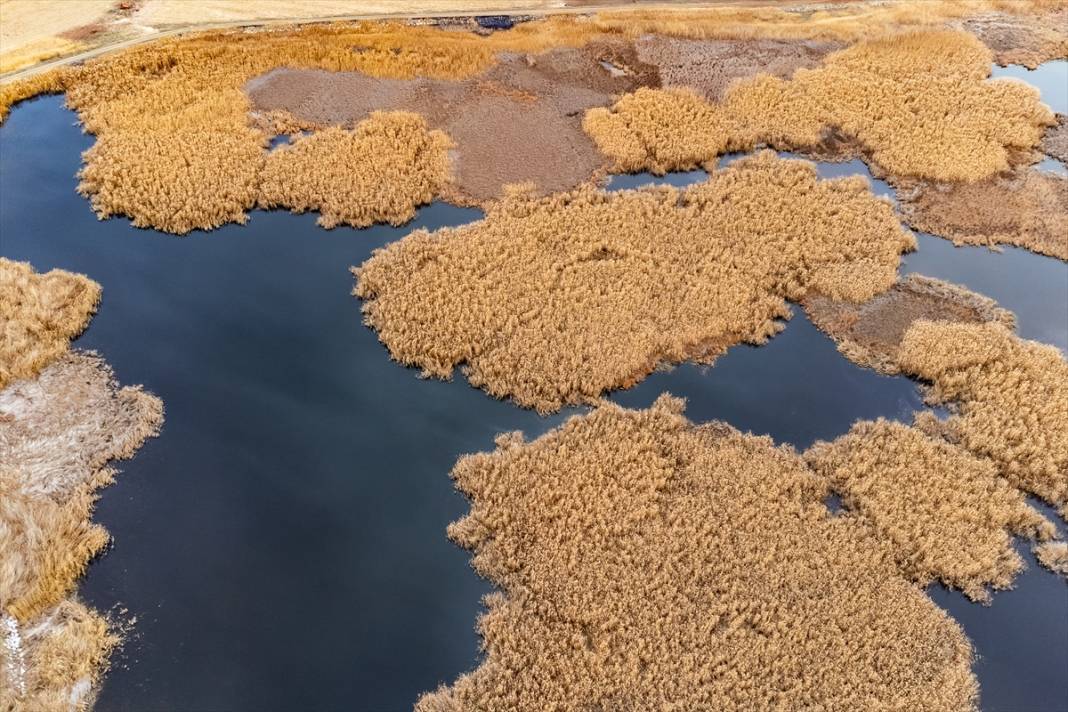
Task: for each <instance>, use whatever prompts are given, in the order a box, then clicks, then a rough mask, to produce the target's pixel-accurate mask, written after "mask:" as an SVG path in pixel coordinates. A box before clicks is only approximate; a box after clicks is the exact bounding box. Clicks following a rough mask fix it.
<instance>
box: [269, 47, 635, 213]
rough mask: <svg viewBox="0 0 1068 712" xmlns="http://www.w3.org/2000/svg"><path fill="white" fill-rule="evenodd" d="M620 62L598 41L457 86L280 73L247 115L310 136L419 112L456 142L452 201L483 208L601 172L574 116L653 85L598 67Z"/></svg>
mask: <svg viewBox="0 0 1068 712" xmlns="http://www.w3.org/2000/svg"><path fill="white" fill-rule="evenodd" d="M628 54H629V55H633V52H632V51H628V47H627V46H626V45H624V44H622V43H606V42H598V43H591V44H590V45H587V46H585V47H582V48H560V49H553V50H550V51H548V52H544V53H540V54H528V55H520V54H514V53H512V54H505V55H503V56H501V57H500V59H499V61H498V63H497V64H496V65H494V66H493V67H492V68H490V69H489V70H487V71H486V72H485V73H483V74H480V75H478V76H476V77H473V78H471V79H466V80H462V81H452V80H440V79H427V78H417V79H379V78H374V77H369V76H367V75H365V74H360V73H357V72H325V71H322V70H297V69H279V70H275V71H273V72H271V73H270V74H268V75H266V76H264V77H260V78H257V79H254V80H253V81H252V82H250V83H249V85H248V92H249V96H250V99H251V101H252V106H253V109H254V110H257V111H262V112H268V113H269V112H275V111H284V112H286V113H287V114H289V115H291V116H293V117H294V118H295V119H296V120H297V122H298V124H299V125H304V124H306V125H310V126H313V127H314V126H327V125H333V124H340V125H344V126H351V125H353V124H355V123H356V122H359V121H360V120H362V119H364V118H366V117H367V116H368V115H369V114H370V113H371V112H372V111H376V110H382V111H389V110H403V111H411V112H415V113H418V114H420V115H422V116H424V117H425V118H426V119H427V122H428V124H429V126H430V127H431V128H434V129H440V130H442V131H444V132H445V133H446V134H447V135H448V136H449V137H450V138H451V139H452V141H453V142H454V143H455V160H454V162H453V166H452V170H453V176H454V178H453V179H454V184H455V189H456V194H455V195H453V196H452V198H453V199H454V200H456V201H457V202H467V203H471V202H475V203H484V202H485V201H488V200H492V199H496V198H500V197H501V195H502V189H503V186H504V185H506V184H510V183H511V184H515V183H533V184H534V185H535V186H536V190H537V192H538V194H539V195H544V194H548V193H552V192H559V191H563V190H569V189H571V188H573V187H575V186H576V185H578V184H579V183H582V182H584V181H587V180H589V179H590V178H591V177H592V176H593V175H594V174H595V173H596V172H597V171H598V169H600V168H601V166H602V164H603V163H604V158H603V157H602V156H601V155H600V154H599V153H598V151H597V149H596V147H595V146H594V144H593V142H592V141H591V140H590V138H589V137H588V136H587V135H586V134H585V133H584V132H583V130H582V116H583V114H584V113H585V111H586V110H587V109H588V108H590V107H593V106H602V105H605V104H608V103H610V102H611V100H612V97H613V96H614V95H615V94H618V93H622V92H626V91H630V90H631V89H633V88H635V87H636V86H637V85H638V82H639V81H640V80H645V81H655V75H653V76H650V75H649V73H648V72H646V74H645V75H639V76H638V77H636V76H634V75H632V74H631V73H630V72H631V71H633V70H631V69H629V68H630V67H631V66H632V65H631V64H624V65H623V66H625V67H628V69H627V70H622V69H620V70H617V71H610V70H609V69H607V68H606V67H605V66H603V65H602V64H601V62H606V63H608V62H613V63H620V64H622V63H623V62H625V61H627V60H628V59H630V58H629V57H625V55H628ZM620 64H614V66H616V67H618V66H620ZM610 66H612V65H610ZM298 143H299V140H298Z"/></svg>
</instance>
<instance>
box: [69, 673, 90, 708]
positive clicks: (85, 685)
mask: <svg viewBox="0 0 1068 712" xmlns="http://www.w3.org/2000/svg"><path fill="white" fill-rule="evenodd" d="M92 689H93V683H92V681H90V680H89V678H87V677H83V678H82V679H81V680H78V682H76V683H74V685H72V686H71V688H70V706H71V707H72V708H73V709H81V706H82V701H83V700H85V699H86V697H87V696H88V695H89V691H90V690H92Z"/></svg>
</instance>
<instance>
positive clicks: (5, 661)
mask: <svg viewBox="0 0 1068 712" xmlns="http://www.w3.org/2000/svg"><path fill="white" fill-rule="evenodd" d="M0 622H2V623H4V624H6V626H5V627H6V628H7V629H6V630H5V629H4V628H0V709H4V710H34V711H35V712H83V711H84V710H88V709H90V708H91V707H92V705H93V701H94V699H95V688H96V686H97V683H99V681H100V678H101V676H102V675H103V672H104V670H105V668H106V667H107V663H108V657H109V655H110V654H111V651H112V649H113V648H114V647H115V646H116V645H118V643H119V639H118V637H117V636H116V635H115V634H114V633H113V632H112V631H111V630H110V629H109V627H108V622H107V621H106V620H104V618H102V617H101V616H100V614H98V613H97V612H95V611H93V610H91V609H89V608H86V607H85V606H84V605H82V604H81V603H79V602H78V601H76V600H74V599H67V600H65V601H63V602H62V603H60V604H59V605H57V606H55V607H54V608H52V609H51V610H50V611H48V613H47V614H45V615H42V616H41V617H40V618H39V619H38V620H37V621H35V622H34V624H33V625H32V626H27V627H26V628H25V629H23V630H22V631H21V632H19V631H18V630H17V629H16V630H14V631H13V630H12V629H11V628H10V626H11V625H12V624H13V619H11V618H10V617H3V618H0ZM5 633H6V634H7V635H6V636H5Z"/></svg>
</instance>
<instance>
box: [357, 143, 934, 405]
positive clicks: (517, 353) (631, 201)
mask: <svg viewBox="0 0 1068 712" xmlns="http://www.w3.org/2000/svg"><path fill="white" fill-rule="evenodd" d="M914 245H915V239H914V238H913V236H912V235H911V234H909V233H908V232H907V231H905V230H903V229H902V228H901V226H900V224H899V223H898V221H897V218H896V217H895V216H894V213H893V209H892V207H891V205H890V203H889V202H888V201H886V200H883V199H880V198H876V197H875V196H873V195H872V194H871V192H870V190H869V186H868V182H867V181H866V180H865V179H863V178H859V177H850V178H841V179H836V180H826V181H824V180H818V178H817V174H816V169H815V166H814V165H813V164H811V163H809V162H807V161H787V160H781V159H779V158H777V157H776V156H775V154H774V153H773V152H771V151H766V152H763V153H760V154H757V155H756V156H753V157H749V158H746V159H743V160H740V161H738V162H736V163H734V164H732V165H731V166H730V167H729V168H727V169H725V170H723V171H718V172H716V173H715V174H713V175H712V176H710V177H709V179H708V180H707V181H705V182H703V183H700V184H696V185H693V186H691V187H689V188H687V189H685V190H678V189H674V188H668V187H662V188H652V189H644V190H637V191H623V192H614V193H606V192H603V191H598V190H594V189H592V188H585V189H581V190H578V191H576V192H572V193H565V194H559V195H554V196H551V197H548V198H543V199H533V198H530V197H528V196H525V195H523V194H517V195H514V196H512V197H511V198H510V199H507V200H505V201H504V202H503V203H501V204H498V205H495V206H493V207H491V208H490V209H489V211H488V213H487V214H486V217H485V219H483V220H481V221H478V222H475V223H471V224H470V225H466V226H462V227H458V228H452V229H443V230H439V231H437V232H434V233H428V232H426V231H416V232H413V233H412V234H410V235H408V236H407V237H405V238H404V239H402V240H400V241H398V242H394V243H392V244H390V245H388V246H387V247H385V248H384V249H381V250H378V251H377V252H376V253H375V254H374V255H373V256H372V257H371V258H370V259H369V260H368V261H367V262H365V263H364V264H363V265H362V266H361V267H360V268H359V269H357V270H355V273H356V275H357V278H358V282H357V287H356V290H355V293H356V294H357V295H358V296H359V297H360V298H361V299H364V300H365V304H364V314H365V319H366V322H367V323H368V324H369V325H370V326H372V327H373V328H374V329H375V330H377V331H378V334H379V338H380V339H381V340H382V341H383V343H385V344H386V346H387V347H388V348H389V350H390V353H391V355H392V356H393V358H395V359H396V360H398V361H400V362H401V363H404V364H409V365H416V366H419V367H420V368H422V369H423V372H424V373H425V374H427V375H431V376H436V377H438V378H449V377H450V376H451V374H452V372H453V369H454V368H455V367H456V366H458V365H460V364H466V365H465V367H464V372H465V373H466V375H467V377H468V379H469V380H470V381H471V383H472V384H474V385H476V386H479V387H482V388H484V389H485V390H487V391H488V392H490V393H491V394H492V395H494V396H497V397H510V398H513V399H515V400H516V401H517V402H518V403H519V404H521V405H523V406H527V407H533V408H537V409H538V410H539V411H540V412H549V411H553V410H556V409H557V408H560V407H561V406H562V405H564V404H568V403H581V402H589V401H591V400H593V399H596V398H597V397H599V396H600V395H601V394H602V393H604V392H605V391H607V390H611V389H614V388H627V387H630V386H632V385H634V384H635V383H637V382H638V381H640V380H641V379H643V378H644V377H645V376H646V375H647V374H649V373H650V372H651V371H653V369H655V368H656V367H657V365H658V364H660V363H676V362H680V361H686V360H694V361H698V362H702V363H708V362H711V361H712V360H714V359H715V358H716V357H717V356H718V355H719V354H720V353H722V352H723V351H724V350H725V349H726V348H727V347H728V346H730V345H733V344H737V343H740V342H747V343H756V344H758V343H763V342H764V341H766V340H767V339H768V338H769V337H770V336H772V335H774V334H775V333H776V332H778V331H779V329H781V328H782V325H781V323H780V322H777V321H776V320H777V319H783V318H787V317H788V316H789V314H790V311H789V308H788V307H787V304H786V300H788V299H790V300H799V299H802V298H804V297H805V295H806V294H808V293H809V292H810V291H817V292H819V293H821V294H827V295H833V297H834V298H837V299H844V300H849V301H857V302H859V301H864V300H867V299H870V298H872V297H873V296H875V295H876V294H879V293H880V292H882V291H884V290H886V289H888V288H889V287H891V286H892V285H893V283H894V280H895V277H896V272H897V267H898V263H899V260H900V255H901V253H902V252H906V251H908V250H910V249H912V248H913V247H914Z"/></svg>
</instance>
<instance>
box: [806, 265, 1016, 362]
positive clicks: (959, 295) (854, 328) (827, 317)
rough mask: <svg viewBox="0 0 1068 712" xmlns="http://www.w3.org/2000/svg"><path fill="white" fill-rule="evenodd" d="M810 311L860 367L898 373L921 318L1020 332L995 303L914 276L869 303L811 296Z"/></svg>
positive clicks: (1014, 319)
mask: <svg viewBox="0 0 1068 712" xmlns="http://www.w3.org/2000/svg"><path fill="white" fill-rule="evenodd" d="M803 307H804V309H805V313H807V314H808V316H809V318H811V319H812V323H813V324H815V325H816V328H818V329H820V330H821V331H823V332H824V333H826V334H827V335H828V336H830V337H831V338H832V339H834V342H835V344H837V346H838V350H839V351H840V352H842V354H843V355H844V356H845V357H846V358H848V359H849V360H850V361H853V362H854V363H856V364H859V365H861V366H865V367H867V368H872V369H875V370H876V371H879V372H880V373H885V374H897V373H900V372H901V368H900V366H899V365H898V351H899V349H900V346H901V340H902V339H903V338H904V337H905V332H907V331H908V329H909V327H910V326H912V324H913V323H915V322H916V321H919V320H921V319H927V320H935V321H950V322H960V323H985V322H996V323H1000V324H1004V325H1005V327H1006V328H1008V329H1010V330H1011V329H1015V328H1016V316H1015V315H1014V314H1013V313H1012V312H1010V311H1008V310H1006V309H1002V308H1001V307H999V306H998V305H997V303H996V302H995V301H994V300H993V299H989V298H987V297H984V296H983V295H981V294H976V293H975V292H972V291H970V290H968V289H965V288H964V287H960V286H958V285H955V284H950V283H949V282H943V281H941V280H937V279H931V278H930V277H924V276H922V275H917V274H910V275H908V276H907V277H905V278H903V279H902V280H900V281H899V282H897V283H896V284H895V285H894V286H893V287H891V288H890V289H889V290H887V291H886V292H883V293H882V294H880V295H878V296H876V297H875V298H874V299H871V300H869V301H867V302H864V303H860V304H857V303H854V302H848V301H843V300H837V299H831V298H829V297H826V296H824V295H822V294H811V295H809V296H808V297H806V298H805V300H804V302H803Z"/></svg>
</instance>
